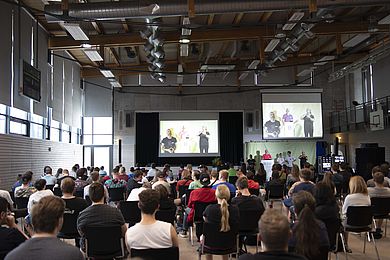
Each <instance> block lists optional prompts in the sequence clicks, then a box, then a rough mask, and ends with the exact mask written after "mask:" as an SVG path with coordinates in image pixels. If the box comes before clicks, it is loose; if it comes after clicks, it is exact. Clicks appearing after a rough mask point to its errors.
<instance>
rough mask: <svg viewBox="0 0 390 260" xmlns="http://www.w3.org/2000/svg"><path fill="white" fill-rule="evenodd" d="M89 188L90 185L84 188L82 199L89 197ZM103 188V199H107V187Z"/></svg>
mask: <svg viewBox="0 0 390 260" xmlns="http://www.w3.org/2000/svg"><path fill="white" fill-rule="evenodd" d="M89 186H91V184H89V185H87V186H85V187H84V199H85V198H86V197H87V196H89ZM103 188H104V197H105V198H108V190H107V187H106V186H104V185H103Z"/></svg>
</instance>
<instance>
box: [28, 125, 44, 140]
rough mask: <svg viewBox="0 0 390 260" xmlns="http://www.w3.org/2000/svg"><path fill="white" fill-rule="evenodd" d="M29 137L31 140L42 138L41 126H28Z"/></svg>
mask: <svg viewBox="0 0 390 260" xmlns="http://www.w3.org/2000/svg"><path fill="white" fill-rule="evenodd" d="M30 136H31V137H32V138H39V139H42V138H43V125H38V124H30Z"/></svg>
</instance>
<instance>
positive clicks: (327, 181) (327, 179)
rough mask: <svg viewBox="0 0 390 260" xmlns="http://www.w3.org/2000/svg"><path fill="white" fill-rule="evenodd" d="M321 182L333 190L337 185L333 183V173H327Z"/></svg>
mask: <svg viewBox="0 0 390 260" xmlns="http://www.w3.org/2000/svg"><path fill="white" fill-rule="evenodd" d="M321 182H322V183H324V184H326V185H328V186H329V188H331V189H334V187H335V184H334V182H333V174H332V173H331V172H326V173H325V174H324V178H323V179H322V181H321Z"/></svg>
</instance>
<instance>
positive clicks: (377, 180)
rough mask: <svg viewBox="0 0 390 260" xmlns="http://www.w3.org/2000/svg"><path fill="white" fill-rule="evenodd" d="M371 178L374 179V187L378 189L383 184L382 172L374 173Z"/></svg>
mask: <svg viewBox="0 0 390 260" xmlns="http://www.w3.org/2000/svg"><path fill="white" fill-rule="evenodd" d="M372 177H373V179H374V182H375V186H379V187H382V186H383V183H384V182H385V176H384V175H383V173H382V172H376V173H374V174H373V175H372Z"/></svg>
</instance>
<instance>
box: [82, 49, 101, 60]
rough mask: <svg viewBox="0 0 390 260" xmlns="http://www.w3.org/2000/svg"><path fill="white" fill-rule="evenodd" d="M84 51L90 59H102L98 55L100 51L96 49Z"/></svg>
mask: <svg viewBox="0 0 390 260" xmlns="http://www.w3.org/2000/svg"><path fill="white" fill-rule="evenodd" d="M84 53H85V55H87V57H88V58H89V59H90V60H91V61H103V58H102V56H100V53H99V52H98V51H96V50H91V49H86V50H84Z"/></svg>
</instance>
